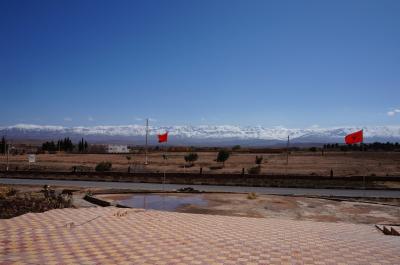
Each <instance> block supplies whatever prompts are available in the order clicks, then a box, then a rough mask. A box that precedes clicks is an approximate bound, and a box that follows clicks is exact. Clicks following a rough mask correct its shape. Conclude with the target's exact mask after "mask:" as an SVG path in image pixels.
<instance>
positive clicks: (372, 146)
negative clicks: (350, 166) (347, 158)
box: [323, 142, 400, 151]
mask: <svg viewBox="0 0 400 265" xmlns="http://www.w3.org/2000/svg"><path fill="white" fill-rule="evenodd" d="M323 148H324V149H325V150H329V151H400V144H399V143H398V142H396V143H390V142H386V143H380V142H374V143H362V144H350V145H339V144H337V143H336V144H324V146H323Z"/></svg>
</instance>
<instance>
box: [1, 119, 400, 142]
mask: <svg viewBox="0 0 400 265" xmlns="http://www.w3.org/2000/svg"><path fill="white" fill-rule="evenodd" d="M361 129H362V128H361V127H335V128H308V129H288V128H283V127H272V128H266V127H261V126H247V127H241V126H232V125H218V126H214V125H201V126H186V125H184V126H151V127H150V132H149V134H150V144H155V143H156V140H157V139H156V137H155V135H156V134H157V133H162V132H165V131H168V132H169V135H170V137H169V143H170V144H173V145H198V146H228V145H235V144H239V145H243V146H281V145H284V144H285V143H286V141H287V136H288V135H290V139H291V141H290V142H291V144H292V145H302V146H304V145H311V144H324V143H343V138H344V136H345V135H346V134H348V133H350V132H354V131H357V130H361ZM363 129H364V135H365V142H375V141H379V142H388V141H390V142H400V126H368V127H364V128H363ZM145 134H146V128H145V126H143V125H119V126H92V127H81V126H80V127H63V126H51V125H45V126H43V125H32V124H17V125H13V126H8V127H0V136H2V135H7V136H8V137H9V138H12V139H15V140H52V139H53V140H57V139H59V138H61V137H71V138H72V139H73V140H77V139H79V138H81V137H84V138H85V139H86V140H88V141H90V142H91V143H127V144H134V145H142V144H143V143H144V136H145Z"/></svg>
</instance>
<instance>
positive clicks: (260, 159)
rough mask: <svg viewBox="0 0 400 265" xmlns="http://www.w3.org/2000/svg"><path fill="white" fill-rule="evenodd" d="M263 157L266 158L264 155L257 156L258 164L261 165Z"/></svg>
mask: <svg viewBox="0 0 400 265" xmlns="http://www.w3.org/2000/svg"><path fill="white" fill-rule="evenodd" d="M263 159H264V158H263V156H256V164H257V165H261V163H262V161H263Z"/></svg>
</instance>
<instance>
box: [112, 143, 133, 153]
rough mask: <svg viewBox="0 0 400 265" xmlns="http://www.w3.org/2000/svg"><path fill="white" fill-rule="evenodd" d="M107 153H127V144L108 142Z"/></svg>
mask: <svg viewBox="0 0 400 265" xmlns="http://www.w3.org/2000/svg"><path fill="white" fill-rule="evenodd" d="M107 153H129V149H128V146H127V145H115V144H109V145H108V146H107Z"/></svg>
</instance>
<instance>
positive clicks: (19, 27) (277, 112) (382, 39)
mask: <svg viewBox="0 0 400 265" xmlns="http://www.w3.org/2000/svg"><path fill="white" fill-rule="evenodd" d="M399 14H400V1H397V0H394V1H385V0H384V1H378V0H377V1H366V0H360V1H351V0H346V1H319V0H317V1H267V0H265V1H264V0H263V1H252V0H250V1H245V0H243V1H233V0H227V1H223V0H212V1H205V0H201V1H195V0H189V1H188V0H182V1H173V0H168V1H167V0H164V1H151V0H150V1H133V0H132V1H100V0H96V1H94V0H92V1H90V0H86V1H70V0H68V1H43V0H40V1H18V0H17V1H14V0H13V1H7V0H3V1H1V2H0V33H1V41H0V89H1V104H0V112H1V115H0V125H11V124H16V123H34V124H56V125H65V126H76V125H89V126H90V125H98V124H104V125H105V124H107V125H113V124H133V123H142V121H140V118H144V117H151V118H153V119H155V120H157V121H156V123H157V124H159V125H176V124H193V125H198V124H232V125H262V126H285V127H289V128H294V127H309V126H312V125H319V126H322V127H328V126H338V125H385V124H398V123H399V122H400V110H398V111H397V112H396V111H395V110H396V109H400V15H399ZM388 112H390V113H389V115H388ZM390 114H391V115H390Z"/></svg>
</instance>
